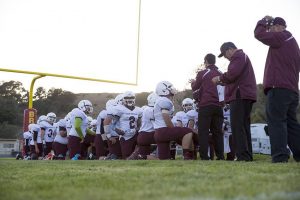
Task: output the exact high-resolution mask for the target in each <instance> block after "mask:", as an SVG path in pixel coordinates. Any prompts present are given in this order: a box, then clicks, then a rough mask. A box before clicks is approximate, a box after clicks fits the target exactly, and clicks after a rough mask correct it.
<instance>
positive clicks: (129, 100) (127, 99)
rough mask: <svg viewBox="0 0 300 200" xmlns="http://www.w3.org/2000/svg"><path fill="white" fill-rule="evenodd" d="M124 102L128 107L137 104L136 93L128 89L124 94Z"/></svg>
mask: <svg viewBox="0 0 300 200" xmlns="http://www.w3.org/2000/svg"><path fill="white" fill-rule="evenodd" d="M123 104H124V105H125V106H128V107H133V106H135V94H134V93H133V92H131V91H127V92H125V93H124V94H123Z"/></svg>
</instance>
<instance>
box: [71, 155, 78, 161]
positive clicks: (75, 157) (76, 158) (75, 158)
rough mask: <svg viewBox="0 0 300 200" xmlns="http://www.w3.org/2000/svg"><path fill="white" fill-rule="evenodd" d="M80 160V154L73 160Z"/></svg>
mask: <svg viewBox="0 0 300 200" xmlns="http://www.w3.org/2000/svg"><path fill="white" fill-rule="evenodd" d="M79 159H80V154H76V155H75V156H74V157H73V158H72V159H71V160H79Z"/></svg>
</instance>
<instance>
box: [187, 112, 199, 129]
mask: <svg viewBox="0 0 300 200" xmlns="http://www.w3.org/2000/svg"><path fill="white" fill-rule="evenodd" d="M186 116H187V118H188V121H190V120H193V121H194V129H198V112H197V111H196V110H189V111H188V112H187V113H186Z"/></svg>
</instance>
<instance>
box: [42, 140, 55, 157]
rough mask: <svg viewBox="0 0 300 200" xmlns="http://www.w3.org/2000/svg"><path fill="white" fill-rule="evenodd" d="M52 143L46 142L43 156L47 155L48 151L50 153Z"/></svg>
mask: <svg viewBox="0 0 300 200" xmlns="http://www.w3.org/2000/svg"><path fill="white" fill-rule="evenodd" d="M52 145H53V142H46V148H45V150H44V154H45V156H46V155H48V153H50V152H51V150H52V149H53V148H52Z"/></svg>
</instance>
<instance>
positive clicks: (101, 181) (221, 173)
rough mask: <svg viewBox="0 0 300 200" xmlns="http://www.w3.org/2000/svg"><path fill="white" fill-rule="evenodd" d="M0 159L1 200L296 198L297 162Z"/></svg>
mask: <svg viewBox="0 0 300 200" xmlns="http://www.w3.org/2000/svg"><path fill="white" fill-rule="evenodd" d="M254 159H255V161H254V162H228V161H199V160H197V161H182V160H175V161H70V160H66V161H23V160H13V159H0V199H1V200H10V199H22V200H35V199H38V200H41V199H42V200H45V199H55V200H58V199H63V200H69V199H70V200H77V199H88V200H89V199H91V200H96V199H109V200H111V199H129V200H131V199H142V200H148V199H170V200H171V199H172V200H173V199H175V200H177V199H178V200H181V199H189V200H192V199H207V200H215V199H242V200H244V199H245V200H246V199H258V200H262V199H263V200H265V199H283V200H288V199H294V200H296V199H300V163H295V162H293V161H291V162H289V163H285V164H284V163H283V164H272V163H270V157H269V156H262V155H255V157H254Z"/></svg>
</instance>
